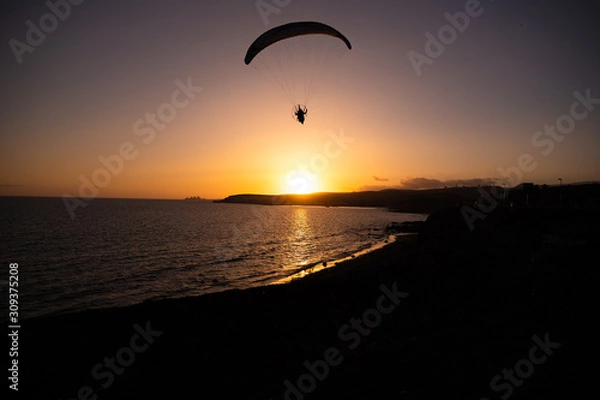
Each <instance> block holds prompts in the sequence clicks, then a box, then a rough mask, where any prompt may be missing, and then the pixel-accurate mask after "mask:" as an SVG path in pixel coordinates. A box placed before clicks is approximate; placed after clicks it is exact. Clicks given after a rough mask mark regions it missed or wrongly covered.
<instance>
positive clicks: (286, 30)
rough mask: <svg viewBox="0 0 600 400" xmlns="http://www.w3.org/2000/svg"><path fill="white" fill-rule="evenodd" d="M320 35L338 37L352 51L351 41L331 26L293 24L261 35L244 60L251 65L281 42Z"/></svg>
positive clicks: (318, 23)
mask: <svg viewBox="0 0 600 400" xmlns="http://www.w3.org/2000/svg"><path fill="white" fill-rule="evenodd" d="M319 34H321V35H329V36H333V37H336V38H338V39H340V40H342V41H343V42H344V43H345V44H346V46H348V49H349V50H350V49H352V44H351V43H350V41H349V40H348V39H347V38H346V37H345V36H344V35H342V34H341V33H340V32H339V31H338V30H336V29H334V28H332V27H331V26H329V25H325V24H322V23H320V22H292V23H289V24H285V25H281V26H278V27H275V28H273V29H271V30H268V31H267V32H265V33H263V34H262V35H260V36H259V37H258V39H256V40H255V41H254V43H252V45H250V48H249V49H248V51H247V52H246V58H244V62H245V63H246V65H248V64H250V63H251V62H252V60H253V59H254V57H256V55H257V54H258V53H260V52H261V51H262V50H263V49H265V48H267V47H269V46H270V45H272V44H274V43H277V42H279V41H281V40H285V39H289V38H292V37H296V36H303V35H319Z"/></svg>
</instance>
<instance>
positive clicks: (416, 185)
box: [401, 178, 496, 190]
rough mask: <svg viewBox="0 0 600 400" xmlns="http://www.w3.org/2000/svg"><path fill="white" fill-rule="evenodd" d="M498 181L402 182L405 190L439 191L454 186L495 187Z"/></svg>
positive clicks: (488, 179) (487, 179)
mask: <svg viewBox="0 0 600 400" xmlns="http://www.w3.org/2000/svg"><path fill="white" fill-rule="evenodd" d="M495 184H496V181H495V180H493V179H491V178H485V179H481V178H475V179H451V180H447V181H441V180H439V179H429V178H407V179H403V180H402V181H401V185H402V188H403V189H414V190H419V189H438V188H443V187H454V186H490V185H495Z"/></svg>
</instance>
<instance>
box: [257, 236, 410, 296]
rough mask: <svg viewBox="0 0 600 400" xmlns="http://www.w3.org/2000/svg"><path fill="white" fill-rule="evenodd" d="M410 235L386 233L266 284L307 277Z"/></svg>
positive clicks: (283, 283) (277, 283)
mask: <svg viewBox="0 0 600 400" xmlns="http://www.w3.org/2000/svg"><path fill="white" fill-rule="evenodd" d="M410 235H416V234H415V233H396V234H390V235H388V237H387V239H383V240H380V241H378V242H376V243H374V244H372V245H371V246H369V247H367V248H365V249H362V250H359V251H356V252H354V253H352V254H351V255H349V256H346V257H342V258H337V259H335V260H331V261H320V262H317V263H314V264H311V265H309V266H307V267H306V268H304V269H302V271H300V272H296V273H294V274H292V275H290V276H287V277H285V278H281V279H278V280H276V281H275V282H270V283H268V285H285V284H288V283H291V282H293V281H296V280H299V279H304V278H306V277H308V276H309V275H312V274H315V273H318V272H321V271H324V270H327V269H330V268H333V267H336V266H338V265H339V264H341V263H344V262H347V261H351V260H355V259H358V258H359V257H361V256H364V255H367V254H369V253H372V252H375V251H377V250H381V249H383V248H385V247H386V246H389V245H391V244H393V243H395V242H396V241H397V239H398V237H403V236H410Z"/></svg>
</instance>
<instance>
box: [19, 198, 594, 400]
mask: <svg viewBox="0 0 600 400" xmlns="http://www.w3.org/2000/svg"><path fill="white" fill-rule="evenodd" d="M504 211H505V210H500V211H499V212H497V213H494V214H492V215H490V216H489V217H488V218H487V219H486V220H484V221H482V222H481V225H480V226H478V229H476V230H475V231H474V232H471V233H469V232H468V231H467V230H466V228H465V225H464V222H462V221H460V214H459V212H458V210H457V209H453V210H448V211H445V212H441V213H437V214H435V215H432V216H430V218H429V219H428V221H427V223H426V224H425V225H424V227H423V228H422V230H421V233H420V234H419V235H414V236H405V237H399V238H398V239H397V240H396V241H395V242H394V243H392V244H390V245H388V246H385V247H384V248H382V249H379V250H377V251H374V252H371V253H368V254H365V255H363V256H361V257H357V258H355V259H352V260H349V261H346V262H343V263H340V264H339V265H336V266H335V267H333V268H327V269H325V270H323V271H321V272H318V273H315V274H311V275H309V276H307V277H306V278H303V279H300V280H294V281H293V282H291V283H289V284H285V285H271V286H265V287H259V288H254V289H249V290H244V291H239V290H234V291H228V292H223V293H216V294H209V295H205V296H201V297H195V298H184V299H176V300H163V301H156V302H147V303H143V304H140V305H137V306H133V307H128V308H118V309H106V310H94V311H88V312H82V313H78V314H71V315H63V316H57V317H52V318H38V319H32V320H26V321H24V322H23V326H22V329H21V337H20V343H21V349H22V350H21V353H20V358H19V364H20V374H21V375H20V376H21V379H20V391H19V395H20V396H22V397H21V398H34V396H37V397H40V396H43V397H44V398H55V399H95V398H98V399H121V398H122V399H131V398H136V399H138V398H152V399H154V398H183V397H184V396H185V397H188V396H186V394H189V395H191V396H193V397H194V398H210V399H213V398H214V399H217V398H218V399H332V398H335V399H337V398H339V399H342V398H344V399H348V398H398V399H430V398H431V399H434V398H436V399H440V398H444V399H454V398H456V399H482V398H488V399H500V398H502V396H506V397H505V398H508V397H511V398H515V399H520V398H522V399H525V398H526V399H533V398H540V399H541V398H557V397H560V396H561V395H564V396H568V398H574V397H575V396H576V395H578V394H579V395H581V394H583V393H584V392H585V389H586V388H589V387H593V385H594V382H595V371H597V368H593V367H591V366H590V365H591V364H590V363H591V362H592V361H593V360H594V357H595V356H594V355H595V354H597V353H598V350H597V349H596V346H595V345H594V343H595V341H596V339H597V337H598V333H600V328H599V327H600V323H599V320H598V317H599V315H600V312H599V311H598V310H599V308H598V306H599V305H600V296H599V295H598V292H597V283H598V281H599V280H598V278H599V277H600V276H599V275H600V274H599V273H598V270H597V268H596V267H594V266H593V263H591V262H590V261H588V260H589V258H588V257H593V256H595V250H596V247H597V244H598V243H599V242H598V238H599V235H598V221H600V219H599V218H598V215H597V213H595V214H590V213H587V212H586V213H583V212H579V213H575V212H572V213H570V214H569V215H562V214H561V215H554V214H552V215H550V216H549V215H545V214H544V215H542V214H539V213H522V214H518V215H516V214H510V213H509V212H508V211H507V212H504ZM550 220H551V221H553V222H552V223H546V222H544V221H550ZM549 229H550V230H549ZM552 229H554V231H552ZM569 229H576V230H575V231H570V230H569ZM534 231H535V232H537V233H536V234H534V233H532V232H534ZM552 235H554V236H552ZM575 236H576V237H577V240H578V241H573V240H572V239H573V238H574V237H575ZM525 238H526V239H525ZM552 240H555V241H556V240H558V241H562V242H560V243H554V244H553V243H551V242H552ZM593 364H595V363H593ZM511 371H512V372H511ZM95 396H97V397H95Z"/></svg>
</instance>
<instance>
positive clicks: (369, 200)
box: [218, 187, 479, 213]
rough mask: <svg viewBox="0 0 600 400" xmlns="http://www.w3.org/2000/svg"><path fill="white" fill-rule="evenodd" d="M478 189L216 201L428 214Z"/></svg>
mask: <svg viewBox="0 0 600 400" xmlns="http://www.w3.org/2000/svg"><path fill="white" fill-rule="evenodd" d="M477 189H478V188H476V187H460V188H456V187H455V188H446V189H433V190H400V189H388V190H381V191H365V192H347V193H327V192H326V193H312V194H306V195H295V194H283V195H261V194H239V195H234V196H229V197H227V198H225V199H223V200H220V201H218V202H220V203H246V204H264V205H316V206H326V207H344V206H346V207H348V206H357V207H387V208H390V209H393V210H395V211H400V212H414V213H430V212H433V211H436V210H439V209H441V208H445V207H450V206H456V205H460V204H472V203H474V202H475V201H476V200H477V198H478V197H479V193H478V191H477Z"/></svg>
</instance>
